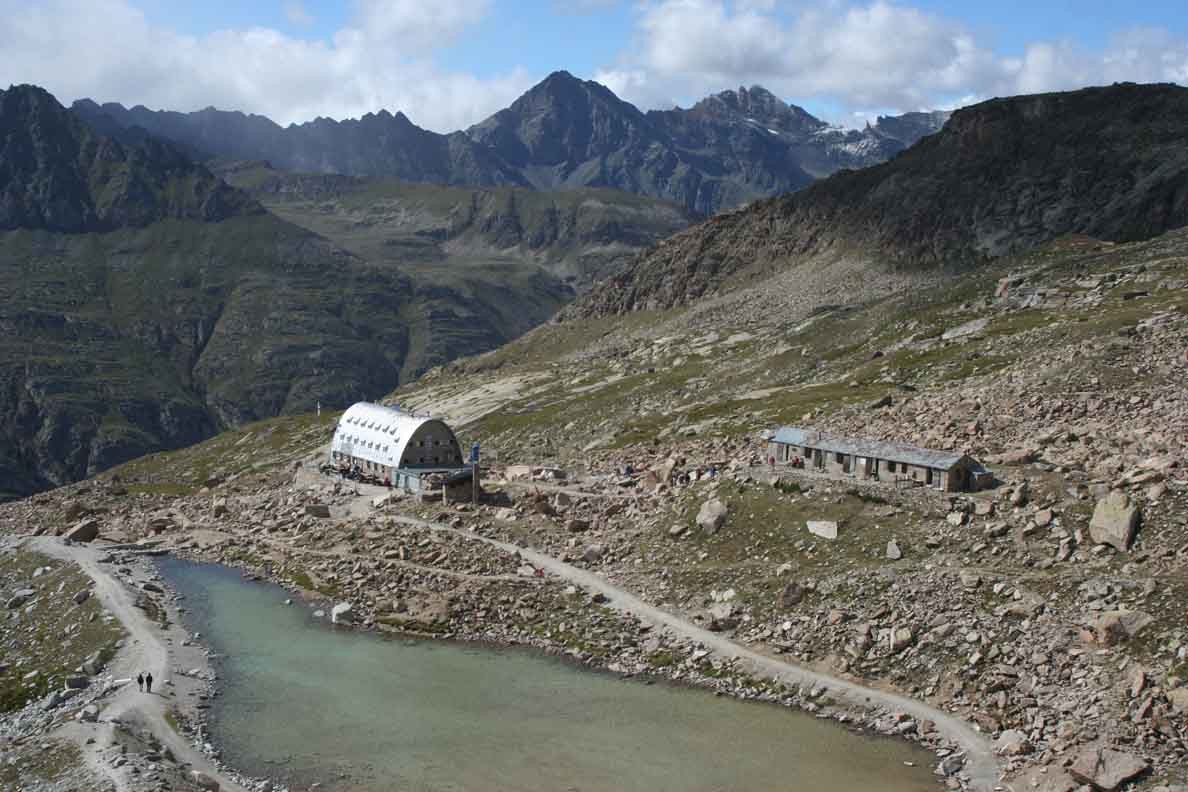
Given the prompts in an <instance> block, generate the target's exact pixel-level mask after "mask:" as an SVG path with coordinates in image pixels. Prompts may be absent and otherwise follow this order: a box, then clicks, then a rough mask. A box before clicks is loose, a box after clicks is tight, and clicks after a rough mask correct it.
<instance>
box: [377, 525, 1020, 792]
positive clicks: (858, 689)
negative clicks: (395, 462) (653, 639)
mask: <svg viewBox="0 0 1188 792" xmlns="http://www.w3.org/2000/svg"><path fill="white" fill-rule="evenodd" d="M394 519H396V520H397V521H398V522H403V523H405V524H407V525H415V526H418V527H421V528H426V529H429V530H433V531H444V532H447V533H453V534H457V535H460V536H467V537H470V538H472V539H475V540H477V541H481V542H485V543H486V544H488V545H491V546H493V547H497V548H499V549H501V550H503V551H504V552H508V553H519V554H520V557H521V558H523V559H524V560H525V561H527V562H528V563H530V564H532V565H533V566H536V567H537V568H539V569H544V570H547V571H549V572H551V573H552V574H554V575H557V576H558V577H560V578H563V579H565V580H568V581H570V582H572V583H575V584H577V585H579V586H581V587H583V588H585V589H587V590H589V591H593V592H597V593H601V594H603V595H604V596H606V597H607V599H609V600H610V602H609V604H610V606H611V607H613V608H616V609H617V610H620V611H622V612H624V613H630V614H632V615H633V616H635V617H636V618H638V619H639V620H640V621H642V622H644V623H646V624H650V625H652V626H653V627H654V628H663V629H667V630H668V631H669V632H670V633H672V634H674V635H678V636H681V637H683V638H686V639H688V640H691V641H696V642H698V643H701V644H702V645H704V646H705V647H706V648H707V649H709V650H710V651H711V652H712V653H714V654H715V655H717V656H718V657H721V658H737V659H738V660H739V661H740V662H741V664H742V666H743V667H744V668H745V669H746V670H748V671H750V672H751V673H753V674H755V675H758V676H765V677H768V678H772V679H778V680H780V681H782V682H784V683H786V684H789V685H807V686H820V687H823V688H827V689H828V690H829V693H830V695H831V696H832V697H833V698H834V699H840V700H842V701H845V702H846V703H849V704H853V705H857V706H859V707H866V708H869V707H883V708H885V709H889V710H893V711H897V712H904V713H907V714H908V715H910V716H911V717H913V718H915V719H917V720H928V721H932V722H933V723H934V724H935V725H936V730H937V732H939V733H940V734H942V735H944V736H945V737H946V738H947V739H949V740H951V741H953V742H955V743H957V744H958V745H960V746H961V749H962V750H963V751H964V752H965V768H964V771H963V772H964V773H965V774H966V775H967V776H968V777H969V779H970V782H971V788H972V789H975V790H978V792H991V791H992V790H995V789H1003V788H1006V787H1004V786H1002V785H1001V782H1000V781H999V765H998V761H997V759H996V758H995V756H994V751H993V748H992V746H991V744H990V740H989V739H988V738H987V737H986V735H984V734H982V733H981V732H978V731H977V730H975V729H974V728H973V727H972V726H971V725H970V724H969V723H967V722H966V721H965V720H963V719H962V718H959V717H957V716H955V715H950V714H949V713H947V712H945V711H944V710H940V709H937V708H935V707H933V706H931V705H929V704H926V703H925V702H923V701H917V700H916V699H911V698H907V697H906V696H900V695H897V694H895V693H889V692H886V691H882V690H875V689H872V688H868V687H865V686H863V685H859V684H857V683H855V682H850V681H848V680H845V679H839V678H837V677H834V676H830V675H828V674H823V673H820V672H817V671H811V670H809V669H807V668H802V667H800V666H797V665H793V664H792V663H789V662H787V661H784V660H780V659H777V658H774V657H768V656H766V655H762V654H759V653H758V652H755V651H753V650H751V649H748V648H746V647H744V646H742V645H740V644H737V643H735V642H734V641H731V640H730V639H729V638H725V637H723V636H722V635H719V634H717V633H712V632H709V631H708V630H704V629H702V628H700V627H698V626H696V625H694V624H690V623H689V622H688V621H685V620H684V619H682V618H681V617H679V616H676V615H674V614H672V613H669V612H668V611H665V610H662V609H661V608H658V607H656V606H654V605H651V604H649V603H647V602H644V601H643V600H642V599H640V598H639V597H637V596H635V595H634V594H632V593H631V592H629V591H626V590H624V589H622V588H620V587H619V586H616V585H615V584H613V583H611V582H609V581H608V580H606V579H605V578H603V577H601V576H599V575H597V574H595V573H593V572H589V571H587V570H584V569H579V568H578V567H575V566H572V565H570V564H567V563H565V562H563V561H561V560H559V559H557V558H554V557H552V556H549V555H545V554H544V553H540V552H537V551H535V550H532V549H530V548H527V547H521V546H519V545H515V544H512V543H510V542H503V541H500V540H498V539H492V538H489V537H486V536H480V535H478V534H474V533H471V532H469V531H462V530H458V529H456V528H450V527H449V526H445V525H440V524H437V523H432V522H427V521H425V520H418V519H415V518H412V517H400V516H398V517H395V518H394Z"/></svg>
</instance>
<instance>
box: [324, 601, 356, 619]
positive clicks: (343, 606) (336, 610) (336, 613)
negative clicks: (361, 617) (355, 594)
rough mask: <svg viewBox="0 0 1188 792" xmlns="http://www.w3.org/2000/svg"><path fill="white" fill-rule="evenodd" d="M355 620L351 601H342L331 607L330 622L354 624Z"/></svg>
mask: <svg viewBox="0 0 1188 792" xmlns="http://www.w3.org/2000/svg"><path fill="white" fill-rule="evenodd" d="M354 621H355V616H354V613H353V612H352V608H351V603H349V602H340V603H338V604H337V605H335V606H334V607H333V608H331V609H330V622H331V623H332V624H353V623H354Z"/></svg>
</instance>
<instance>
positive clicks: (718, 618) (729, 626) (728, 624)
mask: <svg viewBox="0 0 1188 792" xmlns="http://www.w3.org/2000/svg"><path fill="white" fill-rule="evenodd" d="M709 617H710V619H709V629H710V630H711V631H712V632H724V631H726V630H733V629H734V628H735V627H737V626H738V613H737V612H736V610H735V607H734V606H733V605H731V604H730V603H729V602H719V603H716V604H714V605H711V606H710V608H709Z"/></svg>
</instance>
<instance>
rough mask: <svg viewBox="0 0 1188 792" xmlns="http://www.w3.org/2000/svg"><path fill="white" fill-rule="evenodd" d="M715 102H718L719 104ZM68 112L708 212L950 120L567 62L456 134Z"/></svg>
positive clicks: (336, 163) (293, 165)
mask: <svg viewBox="0 0 1188 792" xmlns="http://www.w3.org/2000/svg"><path fill="white" fill-rule="evenodd" d="M744 96H745V98H742V97H744ZM730 97H733V98H732V99H731V98H730ZM707 102H708V103H709V104H707ZM713 104H717V105H721V106H720V107H719V108H718V110H717V111H716V112H711V110H710V109H709V108H710V105H713ZM758 106H763V107H765V108H766V112H767V113H768V115H769V116H781V117H784V118H787V119H791V118H794V117H795V118H800V119H801V122H800V123H799V124H794V123H789V124H787V125H786V126H785V127H783V128H781V129H779V130H774V129H770V128H766V127H763V126H759V125H757V124H755V123H753V121H754V119H751V120H750V121H748V120H747V117H746V113H747V112H750V109H752V108H754V107H758ZM73 109H74V111H75V112H76V113H77V114H78V115H79V116H80V117H81V118H83V119H85V120H87V121H88V122H90V123H94V124H98V125H111V124H114V125H116V126H118V127H121V128H125V129H132V128H134V127H140V128H142V129H143V130H145V131H146V132H147V133H149V134H153V135H157V136H160V137H164V138H167V139H170V140H172V141H174V142H175V143H178V144H182V145H185V146H188V147H190V148H191V149H193V150H194V151H196V152H201V153H204V154H205V156H206V158H207V159H213V158H223V159H229V160H265V161H268V162H270V163H272V164H273V165H274V166H276V167H278V168H281V169H284V170H291V171H297V172H312V173H340V174H343V175H347V176H363V177H369V178H400V179H404V180H410V181H422V182H430V183H437V184H444V185H449V186H477V187H498V186H521V187H533V188H535V189H545V190H558V189H572V188H575V187H611V188H614V189H621V190H626V191H629V192H634V193H637V194H640V195H646V196H649V197H655V198H661V199H664V200H669V201H674V202H677V203H680V204H683V205H684V206H685V208H686V209H688V210H690V211H694V212H697V213H699V214H702V215H710V214H714V213H716V212H718V211H720V210H722V209H725V208H731V207H735V206H738V205H741V204H744V203H747V202H749V201H753V200H756V199H760V198H764V197H768V196H771V195H775V194H778V193H781V192H787V191H790V190H796V189H800V188H802V187H804V186H806V185H807V184H810V183H811V182H812V181H813V180H814V179H816V178H818V177H820V176H822V175H826V174H828V173H832V172H834V171H836V170H837V169H839V168H843V167H862V166H865V165H870V164H873V163H875V162H881V161H883V160H885V159H887V158H888V157H890V156H894V155H895V154H896V153H898V152H899V151H902V150H903V149H904V148H906V147H907V146H909V145H911V143H914V142H915V139H918V137H919V136H920V135H923V134H927V133H930V132H932V131H935V128H939V125H940V124H943V114H940V115H937V114H914V115H922V116H926V117H927V118H928V119H930V120H928V121H924V120H921V118H916V119H915V122H914V123H908V122H904V123H901V124H900V125H899V132H898V134H889V133H888V132H887V129H885V128H883V127H880V123H882V119H880V120H879V121H878V122H877V123H876V124H875V125H873V126H871V125H868V127H867V128H866V129H864V130H849V131H844V130H839V129H837V128H834V127H829V126H828V125H827V124H825V123H824V122H822V121H820V120H818V119H815V118H813V117H812V116H811V115H810V114H808V113H807V112H806V111H804V110H803V109H802V108H799V107H796V106H794V105H788V104H786V103H784V102H783V101H782V100H780V99H778V98H776V97H775V96H774V95H773V94H771V93H770V92H768V91H766V90H764V89H762V88H759V87H758V86H755V87H752V88H751V89H747V88H740V89H739V91H738V92H735V91H726V92H722V93H720V94H716V95H714V96H712V97H707V99H704V100H702V101H701V102H699V103H698V104H697V105H695V106H694V107H693V108H691V109H688V110H682V109H680V108H675V109H672V110H666V111H649V112H647V113H643V112H641V111H640V110H639V109H638V108H636V107H635V106H634V105H631V104H630V103H628V102H625V101H624V100H622V99H620V98H619V97H617V96H616V95H615V94H614V93H613V92H612V91H611V90H610V89H609V88H607V87H606V86H604V85H601V84H599V83H597V82H594V81H591V80H581V79H579V78H577V77H574V76H573V75H572V74H570V73H569V72H565V71H558V72H554V73H552V74H550V75H549V76H548V77H546V78H545V79H544V80H542V81H541V82H540V83H538V84H537V85H535V86H533V87H532V88H530V89H529V90H528V91H527V92H525V93H524V94H523V95H522V96H521V97H519V98H518V99H517V100H516V101H515V102H513V103H512V104H511V105H510V106H509V107H507V108H504V109H503V110H500V111H498V112H496V113H495V114H493V115H491V116H490V117H488V118H487V119H484V120H483V121H480V122H479V123H477V124H475V125H473V126H471V127H469V128H468V129H467V130H465V131H455V132H451V133H448V134H440V133H436V132H431V131H428V130H425V129H422V128H420V127H417V126H416V125H415V124H414V123H413V122H412V121H411V120H410V119H409V118H408V117H407V116H406V115H404V113H403V112H397V113H395V114H392V113H390V112H388V111H387V110H380V111H378V112H375V113H368V114H366V115H364V116H363V117H361V118H359V119H347V120H343V121H333V120H330V119H326V118H317V119H314V120H312V121H307V122H304V123H302V124H290V125H289V126H287V127H281V126H280V125H279V124H276V123H275V122H272V121H271V120H269V119H267V118H265V117H263V116H259V115H248V114H244V113H241V112H239V111H220V110H214V109H212V108H206V109H203V110H200V111H196V112H194V113H178V112H173V111H151V110H148V109H147V108H144V107H143V106H139V105H138V106H136V107H133V108H130V109H129V108H125V107H123V106H122V105H119V104H116V103H108V104H103V105H100V104H98V103H96V102H94V101H92V100H89V99H84V100H79V101H77V102H75V103H74V105H73ZM904 118H906V116H905V117H904ZM884 126H886V125H884ZM887 128H889V127H887ZM546 131H547V134H546Z"/></svg>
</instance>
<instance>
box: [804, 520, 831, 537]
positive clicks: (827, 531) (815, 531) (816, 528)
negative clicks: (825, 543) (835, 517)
mask: <svg viewBox="0 0 1188 792" xmlns="http://www.w3.org/2000/svg"><path fill="white" fill-rule="evenodd" d="M805 524H806V525H807V527H808V532H809V533H811V534H812V535H813V536H819V537H821V538H822V539H836V538H837V528H838V525H837V523H836V522H834V521H832V520H809V521H807V523H805Z"/></svg>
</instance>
